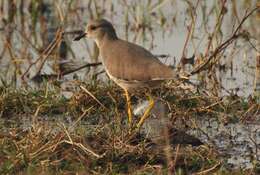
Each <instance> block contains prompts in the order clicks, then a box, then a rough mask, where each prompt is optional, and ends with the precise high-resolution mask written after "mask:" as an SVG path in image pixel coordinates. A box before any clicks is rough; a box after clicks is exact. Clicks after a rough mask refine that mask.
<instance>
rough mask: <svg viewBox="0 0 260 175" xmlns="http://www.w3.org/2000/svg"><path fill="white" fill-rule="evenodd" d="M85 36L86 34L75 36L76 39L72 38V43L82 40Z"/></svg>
mask: <svg viewBox="0 0 260 175" xmlns="http://www.w3.org/2000/svg"><path fill="white" fill-rule="evenodd" d="M86 35H87V33H85V32H84V33H81V34H79V36H77V37H76V38H74V40H73V41H79V40H80V39H81V38H84V37H85V36H86Z"/></svg>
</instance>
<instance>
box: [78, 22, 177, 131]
mask: <svg viewBox="0 0 260 175" xmlns="http://www.w3.org/2000/svg"><path fill="white" fill-rule="evenodd" d="M84 37H87V38H90V39H93V40H94V41H95V43H96V45H97V47H98V49H99V53H100V55H101V62H102V64H103V66H104V69H105V71H106V73H107V75H108V77H109V78H110V79H111V80H113V81H114V82H115V83H116V84H117V85H119V86H120V87H121V88H122V89H123V90H124V92H125V96H126V103H127V114H128V123H129V125H130V126H131V124H132V120H133V119H132V109H131V99H130V94H129V93H134V92H135V91H139V90H140V89H146V90H147V89H148V91H149V90H151V89H152V88H155V87H157V86H159V85H160V84H161V83H162V82H163V81H166V80H173V79H177V78H178V74H177V73H176V72H175V71H174V69H173V68H171V67H170V66H167V65H165V64H163V63H162V62H161V61H160V60H159V59H158V58H157V57H155V56H154V55H153V54H152V53H151V52H150V51H148V50H147V49H145V48H144V47H142V46H140V45H137V44H135V43H131V42H129V41H126V40H123V39H120V38H119V37H118V36H117V33H116V30H115V28H114V26H113V25H112V24H111V22H109V21H108V20H106V19H94V20H90V21H89V22H88V23H87V27H86V30H85V31H84V32H82V33H81V34H80V35H78V36H77V37H76V38H74V41H79V40H80V39H82V38H84ZM146 95H147V97H148V99H149V106H148V107H147V109H146V110H145V112H144V114H143V116H142V117H141V118H140V120H139V121H138V122H137V124H136V127H137V128H140V127H141V126H142V124H143V123H144V121H145V119H146V118H147V117H149V114H150V111H151V110H152V108H153V107H154V99H153V97H152V96H151V94H149V93H146Z"/></svg>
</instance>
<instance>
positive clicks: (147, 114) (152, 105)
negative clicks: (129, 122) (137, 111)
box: [136, 95, 154, 129]
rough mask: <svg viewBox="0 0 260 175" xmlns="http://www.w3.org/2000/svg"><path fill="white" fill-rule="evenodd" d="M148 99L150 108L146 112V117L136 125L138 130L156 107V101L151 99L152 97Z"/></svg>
mask: <svg viewBox="0 0 260 175" xmlns="http://www.w3.org/2000/svg"><path fill="white" fill-rule="evenodd" d="M148 99H149V106H148V108H147V109H146V110H145V112H144V115H143V116H142V117H141V119H140V120H139V122H138V123H137V125H136V127H137V128H138V129H139V128H140V127H141V126H142V125H143V123H144V121H145V119H147V118H148V116H149V114H150V112H151V110H152V109H153V107H154V100H153V98H152V97H151V95H148Z"/></svg>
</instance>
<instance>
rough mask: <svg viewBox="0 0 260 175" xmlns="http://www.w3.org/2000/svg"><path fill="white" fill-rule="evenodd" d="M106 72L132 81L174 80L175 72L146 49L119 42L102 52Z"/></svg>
mask: <svg viewBox="0 0 260 175" xmlns="http://www.w3.org/2000/svg"><path fill="white" fill-rule="evenodd" d="M101 56H102V57H103V62H104V64H105V67H106V70H107V71H108V72H109V74H110V75H112V76H113V77H116V78H119V79H124V80H130V81H135V80H136V81H151V80H163V79H172V78H174V75H175V73H174V71H173V70H172V69H171V68H170V67H168V66H166V65H164V64H163V63H161V62H160V60H159V59H157V58H156V57H155V56H153V55H152V54H151V53H150V52H149V51H148V50H146V49H145V48H143V47H141V46H138V45H136V44H133V43H129V42H127V41H123V40H118V41H116V42H114V43H111V44H110V45H109V47H107V48H106V49H103V50H101Z"/></svg>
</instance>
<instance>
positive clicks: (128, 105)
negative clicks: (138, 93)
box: [125, 90, 133, 126]
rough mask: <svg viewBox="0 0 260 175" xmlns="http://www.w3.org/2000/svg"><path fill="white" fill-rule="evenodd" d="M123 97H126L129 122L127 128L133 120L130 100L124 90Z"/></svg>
mask: <svg viewBox="0 0 260 175" xmlns="http://www.w3.org/2000/svg"><path fill="white" fill-rule="evenodd" d="M125 96H126V103H127V114H128V122H129V126H131V124H132V120H133V117H132V109H131V98H130V96H129V93H128V91H127V90H125Z"/></svg>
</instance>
